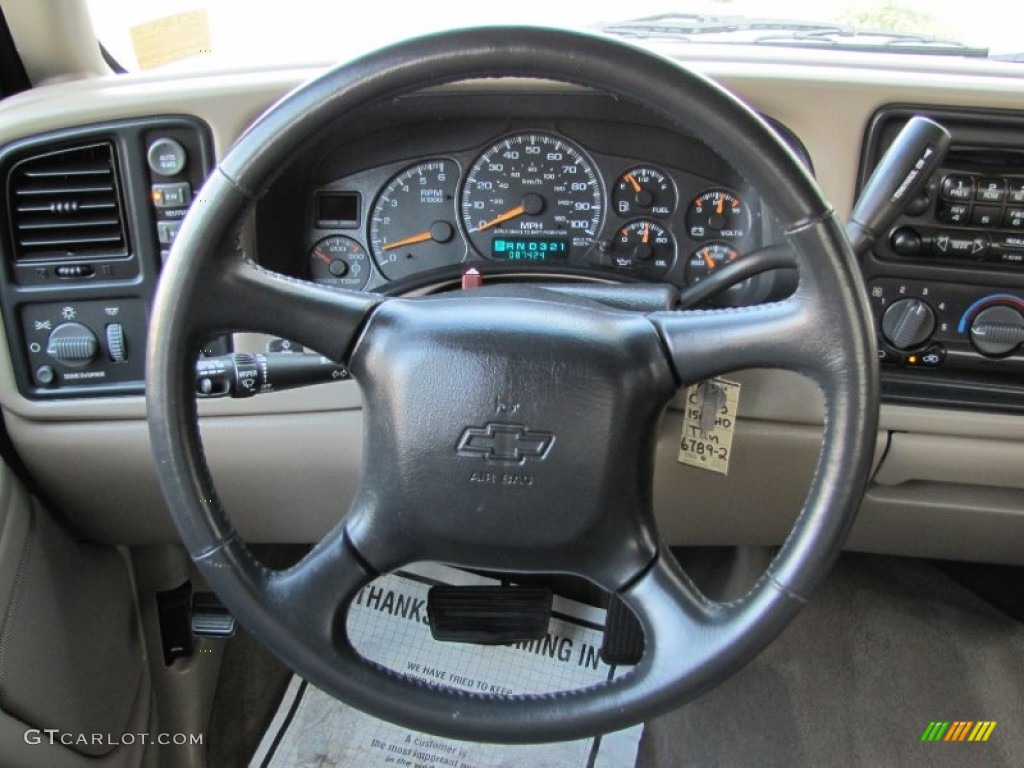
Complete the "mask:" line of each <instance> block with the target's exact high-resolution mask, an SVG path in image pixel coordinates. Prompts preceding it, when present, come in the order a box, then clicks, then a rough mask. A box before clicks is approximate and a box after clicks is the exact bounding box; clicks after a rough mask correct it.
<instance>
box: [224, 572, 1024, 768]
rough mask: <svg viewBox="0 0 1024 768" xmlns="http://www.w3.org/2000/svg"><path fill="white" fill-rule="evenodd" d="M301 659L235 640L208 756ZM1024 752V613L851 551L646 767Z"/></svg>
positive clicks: (245, 734)
mask: <svg viewBox="0 0 1024 768" xmlns="http://www.w3.org/2000/svg"><path fill="white" fill-rule="evenodd" d="M289 674H290V673H289V672H288V670H287V669H285V668H284V667H283V666H281V665H280V664H279V663H278V662H277V661H275V660H274V659H273V658H271V657H270V656H269V655H268V654H267V653H266V652H265V651H263V650H262V648H261V647H260V646H259V645H258V644H257V643H255V642H254V641H253V640H252V639H251V638H248V637H247V636H246V635H244V634H240V635H239V636H238V637H236V638H235V639H234V640H233V641H232V642H231V643H230V644H229V648H228V649H227V652H226V656H225V659H224V668H223V670H222V675H221V683H220V687H219V689H218V692H217V698H216V701H215V705H214V715H213V719H212V721H211V725H210V730H209V734H210V739H209V742H208V743H209V744H210V765H211V766H214V767H215V768H226V767H227V766H244V765H246V764H247V761H248V758H249V756H250V755H251V754H252V752H253V751H254V750H255V748H256V745H257V744H258V742H259V738H260V736H261V735H262V732H263V729H264V728H265V726H266V724H267V723H268V722H269V720H270V718H271V717H272V715H273V713H274V711H275V709H276V706H277V702H278V701H279V700H280V697H281V695H282V693H283V691H284V687H285V686H286V685H287V681H288V676H289ZM957 720H971V721H978V720H994V721H997V723H998V725H997V726H996V727H995V730H994V731H993V732H992V734H991V737H990V738H989V740H988V741H987V742H985V743H969V742H963V743H953V742H938V743H928V742H922V741H921V736H922V734H923V732H924V730H925V728H926V727H927V726H928V724H929V723H930V722H932V721H957ZM975 765H977V766H997V767H998V766H1013V767H1014V768H1018V767H1019V766H1022V765H1024V624H1021V623H1020V622H1018V621H1015V620H1013V619H1011V618H1009V617H1008V616H1006V615H1005V614H1004V613H1002V612H1000V611H998V610H996V609H995V608H993V607H991V606H990V605H989V604H988V603H986V602H984V601H983V600H981V599H979V598H978V597H976V596H975V595H974V594H973V593H971V592H969V591H968V590H966V589H965V588H963V587H961V586H960V585H959V584H957V583H956V582H955V581H953V580H951V579H950V578H949V577H947V576H946V575H944V574H943V573H941V572H940V571H939V570H938V569H937V568H935V567H934V566H932V565H930V564H928V563H925V562H920V561H915V560H907V559H903V558H891V557H879V556H868V555H854V554H847V555H844V556H843V557H842V559H841V560H840V561H839V564H838V565H837V567H836V568H835V569H834V571H833V573H832V574H831V575H830V576H829V578H828V580H827V581H826V583H825V584H824V585H823V586H822V588H821V589H820V590H819V591H818V592H817V594H816V595H815V596H814V599H813V600H812V601H811V603H810V604H809V605H808V606H807V607H806V608H805V609H804V611H803V612H802V613H801V615H800V616H799V617H798V618H797V620H796V621H795V622H794V623H793V624H792V625H791V626H790V627H789V628H788V629H787V630H786V631H785V632H784V633H783V635H782V636H781V637H780V638H779V639H778V640H777V641H776V642H775V643H774V644H773V645H772V646H771V647H770V648H769V649H768V650H767V651H765V652H764V653H763V654H762V655H761V656H759V657H758V658H757V659H756V660H755V661H753V662H752V663H751V664H750V665H749V666H747V667H746V668H745V669H743V670H741V671H740V672H739V673H737V674H736V675H735V676H734V677H733V678H731V679H730V680H728V681H727V682H726V683H724V684H723V685H721V686H719V687H718V688H717V689H715V690H714V691H712V692H710V693H709V694H706V695H705V696H703V697H702V698H700V699H698V700H697V701H695V702H692V703H691V704H690V705H688V706H686V707H683V708H681V709H679V710H676V711H674V712H672V713H670V714H668V715H666V716H664V717H662V718H660V719H658V720H656V721H653V722H651V723H649V724H648V726H647V729H646V730H645V733H644V737H643V741H642V743H641V748H640V754H639V757H638V759H637V767H638V768H669V767H671V768H676V767H677V766H700V767H702V768H703V767H706V766H725V767H728V768H743V767H744V766H757V767H758V768H761V767H762V766H763V767H771V766H780V768H781V767H782V766H785V767H786V768H791V767H795V766H816V767H817V766H837V767H843V766H871V767H872V768H875V767H876V766H900V768H904V767H910V766H975Z"/></svg>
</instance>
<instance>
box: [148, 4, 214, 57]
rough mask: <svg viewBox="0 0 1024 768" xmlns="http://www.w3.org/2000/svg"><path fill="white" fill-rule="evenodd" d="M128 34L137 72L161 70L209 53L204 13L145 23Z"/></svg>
mask: <svg viewBox="0 0 1024 768" xmlns="http://www.w3.org/2000/svg"><path fill="white" fill-rule="evenodd" d="M130 32H131V36H132V45H133V46H134V48H135V57H136V58H137V59H138V60H139V69H153V68H154V67H161V66H163V65H164V64H170V63H171V62H172V61H180V60H182V59H187V58H190V57H192V56H198V55H200V54H203V53H210V51H211V50H212V45H211V43H210V22H209V19H208V18H207V16H206V11H204V10H198V11H186V12H185V13H179V14H176V15H174V16H165V17H164V18H162V19H154V20H153V21H147V22H145V23H144V24H138V25H136V26H134V27H132V28H131V30H130Z"/></svg>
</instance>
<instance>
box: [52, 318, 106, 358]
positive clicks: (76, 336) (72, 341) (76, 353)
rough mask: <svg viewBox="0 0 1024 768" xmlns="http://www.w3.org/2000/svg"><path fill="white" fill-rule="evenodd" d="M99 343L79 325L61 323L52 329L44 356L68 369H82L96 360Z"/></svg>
mask: <svg viewBox="0 0 1024 768" xmlns="http://www.w3.org/2000/svg"><path fill="white" fill-rule="evenodd" d="M99 346H100V343H99V341H98V340H97V339H96V334H94V333H93V332H92V331H91V330H90V329H88V328H86V327H85V326H84V325H82V324H81V323H62V324H61V325H58V326H57V327H56V328H54V329H53V333H51V334H50V340H49V341H48V342H47V344H46V354H48V355H49V356H50V357H52V358H53V359H54V360H56V361H57V362H58V363H60V364H61V365H66V366H67V367H68V368H82V367H83V366H86V365H88V364H89V363H91V362H92V361H93V360H95V359H96V353H97V352H98V351H99Z"/></svg>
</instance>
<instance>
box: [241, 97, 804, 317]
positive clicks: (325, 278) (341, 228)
mask: <svg viewBox="0 0 1024 768" xmlns="http://www.w3.org/2000/svg"><path fill="white" fill-rule="evenodd" d="M473 109H474V114H473V115H472V116H467V115H466V114H465V110H466V103H465V101H464V100H463V99H459V98H453V97H451V96H447V97H446V96H443V95H432V96H427V97H423V98H409V99H406V100H404V101H403V103H402V104H400V105H398V107H397V110H398V115H397V116H396V114H395V112H394V109H393V110H392V111H391V112H390V113H389V115H388V117H387V118H386V122H385V123H382V124H381V125H379V126H377V125H375V123H374V119H373V116H372V115H371V116H368V117H367V118H365V119H359V120H357V122H358V123H359V124H360V125H361V126H362V128H363V130H366V129H367V128H368V127H369V128H370V130H368V131H366V133H364V135H362V136H359V137H355V138H352V139H349V140H341V141H339V140H338V139H337V137H332V139H333V140H332V141H331V142H329V143H328V144H327V145H326V146H325V147H324V149H323V150H322V151H321V152H319V153H317V155H316V160H315V161H314V162H313V163H311V164H310V165H308V166H307V167H306V168H304V169H302V170H300V171H299V172H298V173H296V174H295V175H294V177H292V178H289V179H286V180H282V181H280V182H279V183H278V184H277V185H275V187H280V188H281V189H282V190H295V189H302V190H303V194H302V195H300V197H301V198H303V199H304V202H305V207H304V210H302V211H301V215H300V216H296V215H295V213H296V212H295V211H294V207H293V205H291V204H290V203H289V198H291V197H293V196H294V195H293V192H292V191H288V192H285V191H282V192H281V193H280V194H275V191H274V190H273V189H272V190H270V191H269V193H268V198H267V201H266V202H265V203H264V204H263V205H262V206H261V208H260V210H259V211H258V212H257V215H256V223H255V231H256V239H255V252H256V257H257V260H259V261H260V263H262V264H264V265H265V266H268V267H270V268H273V269H276V270H278V271H281V272H283V273H285V274H289V275H292V276H295V277H301V278H305V279H311V280H314V281H316V282H320V283H323V284H326V285H332V286H337V287H344V288H349V289H353V290H387V291H389V292H401V291H403V290H408V289H411V288H412V287H415V286H419V285H420V284H423V283H426V282H429V281H431V280H434V279H437V280H442V281H443V280H445V279H447V280H449V281H450V279H451V277H452V275H459V274H461V273H464V272H466V271H467V270H470V269H472V270H475V271H474V272H473V273H471V275H470V278H469V279H471V280H472V279H476V280H490V279H510V278H513V277H518V278H521V277H522V276H523V275H524V274H529V275H531V276H532V277H540V278H542V277H544V276H545V275H547V276H549V277H552V278H553V277H554V276H556V275H557V276H559V277H561V278H562V279H565V278H567V277H572V278H574V279H579V280H585V279H590V280H615V281H628V282H654V283H669V284H671V285H674V286H676V287H679V288H682V287H685V286H688V285H695V284H697V283H699V282H701V281H702V280H704V279H705V278H707V277H708V276H709V275H710V274H713V273H714V271H715V270H716V269H718V268H719V267H721V266H722V265H724V264H728V263H731V262H732V261H735V260H737V259H740V258H742V257H743V256H744V255H745V254H747V253H750V252H752V251H753V250H756V249H758V248H760V247H762V246H764V245H765V244H767V243H771V242H775V241H777V240H779V239H780V238H779V236H778V233H777V232H776V231H775V227H774V224H773V221H772V217H771V215H770V212H766V211H765V210H764V207H763V205H762V203H761V200H760V196H759V195H758V193H757V191H756V190H754V189H752V188H751V187H750V186H749V185H748V184H747V183H746V182H745V180H744V179H743V177H742V175H741V174H739V173H738V172H737V171H736V170H735V169H734V168H733V167H732V166H730V164H729V162H728V159H727V158H719V157H717V156H716V155H715V154H714V153H713V152H711V150H709V149H708V148H707V147H706V146H705V145H704V144H703V143H701V142H699V141H697V140H695V139H693V138H692V137H688V136H685V135H681V134H679V133H678V132H677V131H672V130H670V129H669V128H667V127H665V126H660V125H658V124H657V122H655V121H654V120H653V118H648V120H647V122H640V121H638V120H636V116H635V115H634V116H633V119H632V120H631V121H624V120H623V119H622V116H621V111H622V109H623V107H622V105H621V104H617V103H615V102H614V101H612V100H609V99H605V98H602V97H599V96H597V95H593V94H589V95H587V94H579V93H577V94H572V95H562V96H560V97H558V98H552V97H551V96H550V95H548V96H545V95H543V94H537V93H534V94H528V95H524V97H523V98H522V99H520V100H519V102H518V103H517V114H516V116H514V117H510V116H508V114H507V109H505V107H504V105H503V104H502V99H500V98H498V97H495V96H487V95H479V94H478V95H477V96H476V97H475V99H474V105H473ZM780 130H784V129H782V128H780ZM787 136H788V134H787ZM790 140H791V141H792V142H793V144H794V146H796V147H798V143H797V142H796V139H795V138H790ZM282 209H284V210H287V212H288V216H287V217H284V216H280V215H275V212H277V211H281V210H282ZM289 221H291V222H292V223H291V224H289ZM296 221H301V222H302V224H303V230H302V231H301V233H300V232H297V231H296V230H295V224H294V222H296ZM286 238H290V239H292V241H293V242H294V240H295V239H296V238H301V241H302V242H303V245H304V247H305V249H306V258H305V260H304V262H303V263H302V264H296V263H295V261H294V259H291V260H288V259H284V258H282V257H281V256H280V254H283V253H285V252H286V248H285V242H286ZM787 287H788V290H792V287H793V286H792V284H791V280H789V279H788V276H785V275H782V276H780V275H776V274H765V275H761V276H758V277H755V278H752V279H750V280H748V281H746V282H744V283H743V284H741V285H737V286H735V287H734V288H733V289H732V290H730V291H728V292H727V293H726V294H725V295H723V296H721V297H719V299H718V303H719V304H720V305H733V306H735V305H740V304H744V303H750V302H758V301H764V300H766V299H769V298H773V297H776V296H781V295H783V294H784V293H785V291H786V290H787Z"/></svg>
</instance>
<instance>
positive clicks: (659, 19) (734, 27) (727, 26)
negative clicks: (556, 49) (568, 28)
mask: <svg viewBox="0 0 1024 768" xmlns="http://www.w3.org/2000/svg"><path fill="white" fill-rule="evenodd" d="M598 28H599V29H600V30H601V31H602V32H607V33H609V34H613V35H620V36H622V37H672V38H685V37H688V36H690V35H692V36H695V37H696V36H699V35H714V34H729V33H732V32H750V31H757V30H772V29H777V30H780V31H789V32H837V33H838V32H842V31H844V30H849V28H847V27H843V26H841V25H839V24H823V23H817V22H803V21H789V20H784V19H750V18H746V17H744V16H713V15H706V14H700V13H659V14H657V15H655V16H643V17H641V18H638V19H629V20H628V21H616V22H610V23H606V24H600V25H598Z"/></svg>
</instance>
